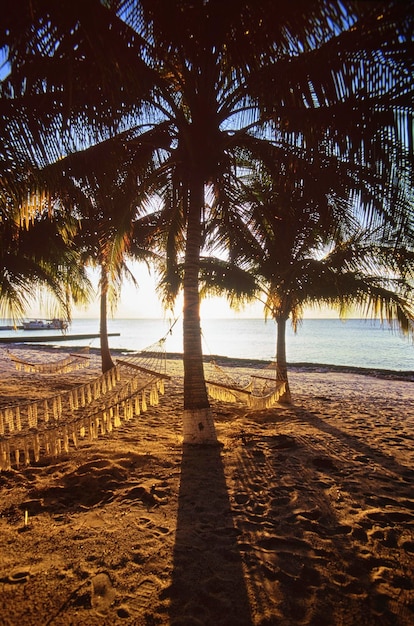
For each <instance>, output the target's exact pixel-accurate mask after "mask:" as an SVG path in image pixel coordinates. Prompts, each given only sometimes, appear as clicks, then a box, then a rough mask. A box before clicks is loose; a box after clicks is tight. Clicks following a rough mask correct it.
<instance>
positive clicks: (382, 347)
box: [0, 318, 414, 372]
mask: <svg viewBox="0 0 414 626" xmlns="http://www.w3.org/2000/svg"><path fill="white" fill-rule="evenodd" d="M5 324H7V320H4V321H3V322H2V321H1V320H0V327H1V326H2V325H5ZM108 332H109V333H111V335H112V336H110V337H109V344H110V347H111V348H112V349H116V350H121V351H129V352H130V351H133V352H134V351H140V350H144V349H147V348H149V347H151V346H152V345H153V344H154V343H157V342H158V341H159V340H161V339H165V349H166V351H167V353H182V350H183V347H182V320H181V319H178V320H171V319H113V320H112V319H109V320H108ZM56 334H58V332H57V331H37V332H36V331H24V330H0V345H1V338H2V337H15V339H16V343H17V342H19V341H22V340H25V341H27V340H28V338H29V336H30V335H37V336H39V335H41V336H42V337H43V336H44V339H45V343H46V342H47V337H48V336H56ZM91 334H99V320H98V319H74V320H73V321H72V323H71V325H70V327H69V329H68V331H67V333H66V339H65V341H64V342H55V343H54V342H53V341H52V342H51V343H49V342H47V345H49V346H50V345H56V346H59V347H63V346H65V347H84V346H90V347H91V348H99V338H94V339H91V338H87V339H76V340H71V339H70V336H71V335H91ZM202 337H203V353H204V355H206V356H207V357H208V356H212V357H213V356H214V357H216V356H223V357H229V358H240V359H258V360H262V361H272V360H273V359H274V358H275V346H276V325H275V323H274V322H273V321H271V320H268V321H265V320H263V319H242V318H236V319H229V318H225V319H205V320H203V321H202ZM5 345H7V344H5ZM36 345H39V344H36ZM286 346H287V361H288V363H289V364H290V365H295V364H316V365H333V366H345V367H352V368H367V369H380V370H391V371H395V372H414V343H413V341H412V340H409V339H407V338H405V337H402V336H401V335H400V334H399V333H398V332H397V331H395V330H391V329H390V328H389V327H388V326H387V325H382V324H381V323H380V321H379V320H362V319H347V320H345V321H342V320H339V319H305V320H304V321H303V322H302V323H301V325H300V326H299V328H298V331H297V333H296V334H295V333H294V332H293V330H292V328H291V327H290V326H289V325H288V328H287V337H286Z"/></svg>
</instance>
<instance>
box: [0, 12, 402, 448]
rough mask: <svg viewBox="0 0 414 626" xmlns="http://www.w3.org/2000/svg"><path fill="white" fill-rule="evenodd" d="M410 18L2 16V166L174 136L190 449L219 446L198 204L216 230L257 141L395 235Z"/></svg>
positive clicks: (171, 164) (171, 165)
mask: <svg viewBox="0 0 414 626" xmlns="http://www.w3.org/2000/svg"><path fill="white" fill-rule="evenodd" d="M412 6H413V3H412V2H410V3H409V7H407V4H404V5H403V3H399V2H389V1H384V2H377V3H375V4H371V3H354V2H352V3H351V2H346V3H343V2H341V1H340V0H329V1H326V0H317V1H315V2H313V3H303V2H294V3H279V2H274V0H258V1H257V2H254V3H253V2H251V1H250V0H227V1H226V2H216V1H215V0H195V1H194V0H175V1H168V2H167V1H165V0H106V2H105V3H102V4H101V3H99V2H98V1H97V0H90V1H89V2H85V3H82V5H81V6H80V5H78V4H76V5H75V6H73V5H72V4H71V3H67V4H64V6H63V8H62V6H61V5H60V4H59V6H57V3H54V2H52V1H46V2H45V1H44V0H42V2H40V0H30V1H29V0H27V11H26V12H25V11H24V8H23V7H22V6H21V5H19V7H18V8H17V5H16V6H15V4H14V3H12V2H10V3H9V2H8V3H7V6H6V10H5V11H4V18H5V19H4V20H3V22H4V27H3V30H2V31H0V45H5V46H8V51H9V54H8V57H9V60H10V64H11V74H10V77H9V78H8V79H7V80H6V81H5V82H4V85H3V89H2V94H3V95H4V96H5V98H4V99H3V102H2V103H1V105H0V106H2V110H1V113H2V115H1V116H0V120H2V122H0V123H1V124H2V126H1V127H0V132H1V135H2V136H3V137H4V138H5V147H6V157H7V158H6V162H10V160H11V161H12V162H13V164H15V162H19V159H20V153H22V154H24V155H25V156H27V153H28V152H29V154H30V156H31V158H32V159H34V160H37V161H39V160H40V161H43V160H46V161H50V160H52V161H53V160H56V159H57V158H59V156H60V154H61V153H62V152H63V153H66V152H67V151H68V150H69V151H70V150H72V151H73V150H77V149H78V147H79V144H80V143H82V142H84V141H85V140H88V141H91V140H92V141H100V140H101V139H102V137H105V136H107V133H108V132H109V131H111V132H118V131H119V129H122V130H124V129H125V127H128V128H130V127H131V126H139V125H140V124H141V123H143V122H145V123H150V124H154V125H157V124H158V123H159V121H160V120H161V121H162V122H164V121H167V122H168V124H169V133H170V138H171V143H170V149H169V150H166V153H165V156H166V159H165V167H166V168H168V169H169V172H170V179H171V185H172V187H173V189H174V194H173V196H171V197H173V199H174V204H175V206H174V207H172V210H173V211H174V212H176V209H177V208H179V209H180V210H181V212H182V217H181V220H182V223H183V224H184V227H185V235H186V236H185V249H184V252H183V256H184V279H183V284H184V311H183V332H184V371H185V376H184V417H185V420H184V421H185V429H184V440H185V441H186V442H195V443H201V442H213V443H214V442H215V439H216V438H215V433H214V428H213V425H212V419H211V412H210V408H209V403H208V398H207V393H206V387H205V383H204V374H203V364H202V351H201V333H200V313H199V303H200V294H199V283H198V281H199V271H200V250H201V246H202V242H203V229H204V222H205V219H206V218H207V217H209V215H208V212H207V211H206V189H207V188H211V189H213V190H214V193H215V194H216V196H217V197H218V199H219V200H220V205H221V207H222V209H223V215H224V213H225V211H224V210H225V209H226V208H228V206H229V204H230V201H231V194H230V193H229V189H230V188H231V186H232V183H233V181H234V179H235V178H237V176H238V173H239V172H238V170H237V168H236V167H235V161H234V157H235V155H237V154H238V153H239V151H240V149H243V148H244V147H245V146H246V145H247V144H250V147H249V150H252V146H251V144H252V141H253V140H257V141H259V140H261V141H267V142H271V143H272V145H273V146H274V147H275V149H276V150H278V151H280V152H282V153H286V152H288V153H292V154H296V155H298V154H299V153H300V154H302V155H307V157H308V160H309V161H314V160H319V161H324V162H331V163H332V162H341V163H342V165H343V168H344V169H348V170H349V171H351V172H352V176H353V177H354V179H355V183H356V186H358V187H359V191H358V197H356V199H358V200H359V201H360V202H361V204H363V205H365V207H366V208H367V211H368V215H369V216H370V217H375V218H376V219H379V218H380V217H381V216H383V215H385V214H387V215H389V216H390V217H391V216H392V217H393V218H394V219H395V220H396V221H397V222H399V223H400V224H402V225H404V214H405V215H406V214H407V194H406V187H407V183H408V182H409V177H410V175H411V173H410V167H411V163H410V160H409V146H410V145H412V128H411V125H410V120H411V113H412V89H413V86H412V80H411V64H412V52H411V50H412V47H411V46H410V44H411V37H412V35H411V33H412V21H413V19H414V18H413V11H411V10H410V8H412ZM74 77H76V80H74ZM34 113H35V115H34ZM66 124H67V125H66ZM88 129H90V130H91V131H92V132H90V133H88V132H87V130H88ZM57 137H59V140H58V141H57ZM305 137H306V140H305ZM334 169H335V170H336V168H334ZM7 171H8V170H7ZM10 178H13V176H11V177H10V175H7V177H6V179H5V180H6V181H7V182H8V183H10V184H12V183H13V181H11V182H10ZM397 178H398V181H397ZM332 185H333V187H334V186H335V182H334V181H333V182H332ZM217 206H218V205H217ZM224 219H225V218H224Z"/></svg>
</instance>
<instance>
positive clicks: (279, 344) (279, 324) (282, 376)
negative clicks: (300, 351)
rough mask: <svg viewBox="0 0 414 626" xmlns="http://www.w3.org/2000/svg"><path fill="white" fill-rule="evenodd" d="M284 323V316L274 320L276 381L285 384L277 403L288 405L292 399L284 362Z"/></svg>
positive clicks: (285, 362) (285, 320)
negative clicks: (275, 329) (275, 330)
mask: <svg viewBox="0 0 414 626" xmlns="http://www.w3.org/2000/svg"><path fill="white" fill-rule="evenodd" d="M286 322H287V319H286V318H285V317H284V316H280V317H278V318H277V319H276V328H277V340H276V372H277V373H276V376H277V380H279V381H283V382H285V383H286V388H285V393H284V394H283V395H282V396H281V397H280V399H279V402H283V403H286V404H289V403H290V402H291V401H292V398H291V395H290V389H289V381H288V371H287V361H286Z"/></svg>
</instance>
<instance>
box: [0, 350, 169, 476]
mask: <svg viewBox="0 0 414 626" xmlns="http://www.w3.org/2000/svg"><path fill="white" fill-rule="evenodd" d="M164 342H165V340H164V339H162V340H160V341H159V342H157V344H154V346H153V347H152V348H150V349H147V350H145V351H143V352H142V353H136V354H135V355H133V356H130V357H126V358H123V359H117V361H116V366H115V367H113V368H112V369H111V370H109V371H108V372H106V373H105V374H102V375H101V376H99V377H98V378H95V379H94V380H92V381H91V382H88V383H86V384H82V385H80V386H77V387H75V388H73V389H71V390H70V391H66V392H64V393H60V394H57V395H55V396H52V397H48V398H44V399H41V400H37V401H35V402H29V403H25V404H16V405H14V406H13V405H8V406H6V407H4V408H2V409H1V410H0V471H2V470H3V471H8V470H11V469H12V467H16V468H18V467H19V466H20V464H21V463H22V462H23V463H24V464H25V465H30V464H31V463H33V462H35V463H37V462H38V461H39V459H40V458H41V457H50V456H52V457H57V456H58V455H59V454H61V453H62V452H65V453H68V452H69V449H70V446H71V445H72V444H73V446H74V447H75V448H77V447H78V445H79V443H80V440H82V439H86V440H87V441H93V440H94V439H97V438H98V436H99V435H105V434H106V433H111V432H112V430H113V429H114V428H116V427H118V426H120V425H121V424H122V421H128V420H130V419H131V418H132V417H133V416H135V415H139V414H140V413H141V412H145V411H146V410H147V409H148V406H154V405H156V404H158V401H159V395H160V394H163V393H164V382H165V380H169V378H170V377H169V376H168V375H167V374H166V373H165V371H166V353H165V349H164Z"/></svg>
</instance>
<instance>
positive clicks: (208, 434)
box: [183, 177, 217, 444]
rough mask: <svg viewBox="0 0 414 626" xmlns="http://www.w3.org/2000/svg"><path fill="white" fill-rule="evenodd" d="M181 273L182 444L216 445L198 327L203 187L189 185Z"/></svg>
mask: <svg viewBox="0 0 414 626" xmlns="http://www.w3.org/2000/svg"><path fill="white" fill-rule="evenodd" d="M189 202H190V206H189V211H188V224H187V241H186V250H185V271H184V308H183V342H184V346H183V348H184V355H183V361H184V415H183V435H184V443H191V444H206V443H207V444H216V443H217V436H216V432H215V427H214V421H213V416H212V412H211V408H210V403H209V400H208V394H207V388H206V383H205V378H204V366H203V351H202V344H201V326H200V294H199V284H198V276H199V264H200V248H201V214H202V213H201V212H202V208H203V205H204V183H203V181H202V180H199V179H195V178H194V177H193V180H192V184H191V185H190V199H189Z"/></svg>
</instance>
